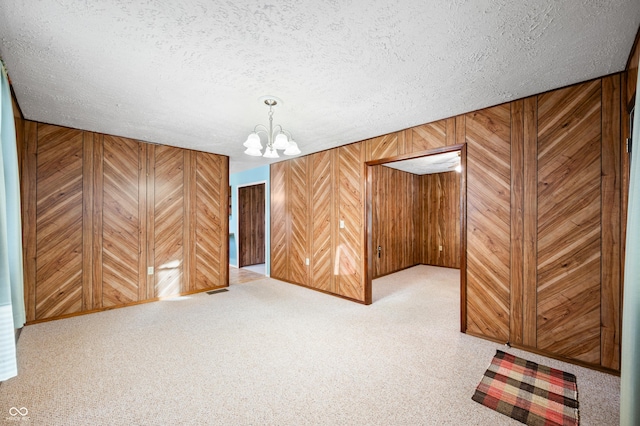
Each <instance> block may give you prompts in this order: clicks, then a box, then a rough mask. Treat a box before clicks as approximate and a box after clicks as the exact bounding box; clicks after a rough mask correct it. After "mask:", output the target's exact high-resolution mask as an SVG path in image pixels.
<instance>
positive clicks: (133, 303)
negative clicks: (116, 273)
mask: <svg viewBox="0 0 640 426" xmlns="http://www.w3.org/2000/svg"><path fill="white" fill-rule="evenodd" d="M226 287H229V284H226V285H221V286H217V287H210V288H205V289H202V290H191V291H185V292H183V293H178V294H173V295H171V296H164V297H154V298H153V299H145V300H140V301H138V302H130V303H125V304H124V305H116V306H108V307H105V308H98V309H91V310H88V311H82V312H74V313H72V314H65V315H58V316H56V317H51V318H42V319H37V320H34V321H28V322H27V323H26V324H25V325H33V324H40V323H43V322H49V321H56V320H60V319H66V318H73V317H78V316H81V315H88V314H95V313H97V312H104V311H111V310H113V309H120V308H128V307H130V306H136V305H144V304H146V303H152V302H158V301H160V300H165V299H173V298H176V297H181V296H189V295H191V294H197V293H204V292H207V291H211V290H218V289H221V288H226Z"/></svg>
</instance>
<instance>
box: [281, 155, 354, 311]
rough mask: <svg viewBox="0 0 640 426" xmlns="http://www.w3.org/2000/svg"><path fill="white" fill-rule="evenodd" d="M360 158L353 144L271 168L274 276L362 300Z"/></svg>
mask: <svg viewBox="0 0 640 426" xmlns="http://www.w3.org/2000/svg"><path fill="white" fill-rule="evenodd" d="M364 156H365V149H364V146H363V145H362V144H352V145H348V146H346V147H340V148H336V149H335V150H332V151H324V152H320V153H317V154H313V155H309V156H305V157H300V158H296V159H294V160H290V161H284V162H280V163H275V164H272V165H271V276H272V277H273V278H277V279H281V280H284V281H288V282H292V283H295V284H299V285H303V286H307V287H311V288H315V289H318V290H321V291H325V292H330V293H333V294H337V295H340V296H343V297H346V298H349V299H354V300H358V301H363V300H364V296H365V295H364V265H363V247H364V228H363V223H364V219H363V203H364V182H363V163H364ZM341 221H342V223H343V224H344V227H341V226H340V223H341ZM307 259H309V264H308V265H307V264H306V260H307Z"/></svg>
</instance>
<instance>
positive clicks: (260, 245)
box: [238, 183, 265, 267]
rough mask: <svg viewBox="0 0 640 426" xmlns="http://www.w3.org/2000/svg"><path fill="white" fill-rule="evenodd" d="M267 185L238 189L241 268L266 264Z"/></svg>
mask: <svg viewBox="0 0 640 426" xmlns="http://www.w3.org/2000/svg"><path fill="white" fill-rule="evenodd" d="M264 188H265V184H264V183H261V184H258V185H251V186H243V187H240V188H238V231H239V235H238V248H239V250H238V251H239V253H240V256H239V257H240V259H239V264H238V266H239V267H243V266H247V265H256V264H259V263H264V261H265V260H264V259H265V253H264V244H265V239H264V238H265V233H264V231H265V229H264V220H265V211H264V204H265V201H264V200H265V189H264Z"/></svg>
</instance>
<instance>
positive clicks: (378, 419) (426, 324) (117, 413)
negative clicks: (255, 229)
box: [0, 266, 620, 426]
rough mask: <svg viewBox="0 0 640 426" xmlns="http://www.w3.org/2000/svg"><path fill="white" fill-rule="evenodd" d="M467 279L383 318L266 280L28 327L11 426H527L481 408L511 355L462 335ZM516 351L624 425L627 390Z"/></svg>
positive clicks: (586, 409) (381, 308)
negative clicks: (621, 415) (484, 388)
mask: <svg viewBox="0 0 640 426" xmlns="http://www.w3.org/2000/svg"><path fill="white" fill-rule="evenodd" d="M458 277H459V271H457V270H452V269H445V268H436V267H429V266H417V267H414V268H411V269H408V270H405V271H402V272H399V273H397V274H393V275H389V276H386V277H384V278H381V279H379V280H376V281H375V282H374V288H373V296H374V303H373V304H372V305H370V306H364V305H360V304H357V303H353V302H349V301H346V300H342V299H340V298H337V297H332V296H328V295H325V294H322V293H318V292H315V291H311V290H308V289H305V288H301V287H298V286H295V285H291V284H286V283H282V282H279V281H276V280H273V279H269V278H265V279H262V280H258V281H253V282H250V283H246V284H237V285H232V286H231V287H229V291H228V292H226V293H218V294H215V295H207V294H206V293H201V294H197V295H193V296H188V297H182V298H177V299H171V300H164V301H161V302H155V303H150V304H146V305H138V306H133V307H129V308H123V309H116V310H112V311H106V312H101V313H97V314H91V315H85V316H80V317H75V318H69V319H64V320H59V321H52V322H48V323H42V324H37V325H32V326H28V327H26V328H25V329H24V330H23V332H22V335H21V337H20V341H19V342H18V358H19V365H18V369H19V376H18V377H16V378H13V379H10V380H8V381H6V382H4V383H3V384H2V385H1V386H0V424H2V423H3V422H5V423H7V424H17V423H16V422H15V421H13V418H14V417H12V416H11V415H10V410H11V408H12V407H15V408H16V410H13V411H12V412H13V413H14V414H15V413H17V409H22V408H25V409H27V410H28V415H26V416H24V417H25V418H28V419H29V420H30V424H33V425H174V424H185V425H189V424H194V425H207V424H210V425H443V424H448V425H502V424H504V425H510V424H511V425H513V424H519V423H517V422H516V421H515V420H513V419H510V418H508V417H506V416H504V415H502V414H500V413H497V412H495V411H493V410H488V409H487V408H486V407H483V406H481V405H479V404H477V403H476V402H474V401H472V400H471V395H473V393H474V390H475V388H476V385H477V384H478V382H479V381H480V379H481V378H482V376H483V374H484V371H485V370H486V368H487V360H490V359H491V358H492V357H493V355H494V354H495V353H496V349H500V348H502V347H501V346H500V345H497V344H495V343H492V342H489V341H485V340H482V339H478V338H474V337H471V336H467V335H465V334H461V333H460V332H459V331H458V330H459V315H460V308H459V281H458ZM509 352H510V353H513V354H514V355H516V356H521V357H524V358H526V359H529V360H531V361H534V362H538V363H543V364H545V365H548V366H550V367H554V368H558V369H562V370H564V371H567V372H570V373H573V374H575V375H576V376H577V378H578V381H579V383H580V421H581V424H582V425H583V426H585V425H608V424H611V425H614V424H618V422H619V420H618V406H619V386H620V380H619V378H617V377H614V376H610V375H607V374H603V373H599V372H596V371H592V370H588V369H585V368H581V367H577V366H574V365H570V364H565V363H562V362H559V361H555V360H552V359H548V358H544V357H541V356H537V355H534V354H530V353H526V352H522V351H518V350H515V349H510V350H509ZM22 412H24V411H22ZM19 415H20V414H19V413H18V414H16V416H15V417H17V416H19ZM20 423H21V424H27V423H25V422H20Z"/></svg>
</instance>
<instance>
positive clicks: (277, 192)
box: [270, 161, 290, 281]
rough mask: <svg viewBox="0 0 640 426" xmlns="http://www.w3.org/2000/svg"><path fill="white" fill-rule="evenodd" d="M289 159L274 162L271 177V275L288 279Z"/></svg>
mask: <svg viewBox="0 0 640 426" xmlns="http://www.w3.org/2000/svg"><path fill="white" fill-rule="evenodd" d="M289 163H290V162H289V161H283V162H279V163H274V164H272V165H271V169H270V176H271V177H270V179H271V276H272V277H273V278H279V279H282V280H285V281H286V280H288V279H289V273H288V268H287V267H288V264H287V256H288V247H287V239H288V235H287V214H288V211H287V175H288V173H287V171H288V170H289Z"/></svg>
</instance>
